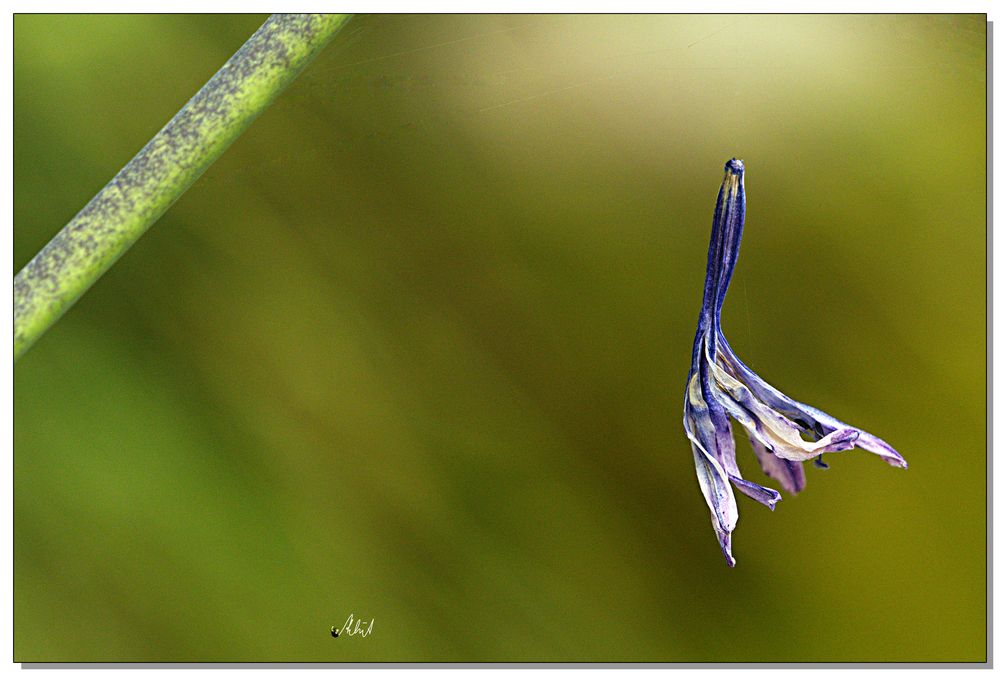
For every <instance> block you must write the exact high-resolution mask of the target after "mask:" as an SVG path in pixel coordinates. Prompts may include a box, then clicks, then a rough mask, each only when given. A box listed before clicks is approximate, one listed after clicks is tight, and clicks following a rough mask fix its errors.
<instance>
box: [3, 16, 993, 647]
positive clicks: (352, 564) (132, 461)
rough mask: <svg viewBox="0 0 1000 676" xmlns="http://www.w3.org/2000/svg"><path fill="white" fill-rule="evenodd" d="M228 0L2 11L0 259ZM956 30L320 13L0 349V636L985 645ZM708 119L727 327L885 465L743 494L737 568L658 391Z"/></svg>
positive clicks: (975, 71) (678, 319)
mask: <svg viewBox="0 0 1000 676" xmlns="http://www.w3.org/2000/svg"><path fill="white" fill-rule="evenodd" d="M264 19H265V17H264V16H260V15H241V16H225V15H219V16H157V15H145V16H82V15H81V16H32V15H20V16H17V17H16V19H15V44H14V73H15V89H14V101H15V126H14V141H15V143H14V151H15V157H14V168H15V213H14V223H15V228H14V267H15V269H20V267H21V266H22V265H23V264H25V263H26V262H27V261H28V260H29V259H30V257H31V256H32V255H33V254H34V253H35V252H36V251H37V250H38V249H39V248H40V247H41V246H42V245H43V244H44V243H45V242H46V241H47V240H48V239H49V238H50V237H52V236H53V235H54V234H55V233H56V232H57V231H58V229H59V228H60V227H61V226H62V225H63V224H64V223H65V222H66V221H67V220H68V219H69V218H70V217H71V216H72V215H73V214H74V213H75V212H76V211H77V210H78V209H79V208H81V207H82V206H83V205H84V204H85V203H86V202H87V200H88V199H89V198H90V197H91V196H92V195H93V194H94V193H95V192H96V191H97V190H99V189H100V188H101V186H102V185H103V184H104V183H105V182H106V181H107V180H108V179H109V178H111V176H113V175H114V173H115V172H116V171H117V170H118V169H119V168H121V166H122V165H124V163H125V162H126V161H127V160H128V159H129V158H130V157H131V156H132V155H133V154H134V153H135V152H136V151H137V150H138V149H139V148H140V147H141V146H142V145H143V144H144V143H145V142H146V141H147V140H148V139H149V138H150V137H151V136H152V135H153V134H154V133H155V132H156V131H157V130H158V129H159V128H160V127H161V126H162V125H163V124H164V123H165V122H166V121H167V120H168V119H169V118H170V116H171V115H172V114H173V113H174V112H175V111H176V110H177V109H178V108H180V106H181V105H183V103H184V102H185V101H186V99H187V98H188V97H189V96H191V95H192V94H193V93H194V92H195V91H196V90H197V89H198V87H200V86H201V84H203V83H204V82H205V81H206V80H207V79H208V78H209V77H210V76H211V75H212V73H213V72H214V71H215V70H216V69H217V68H218V67H219V66H220V65H221V64H222V63H223V62H224V61H225V59H226V58H227V57H228V56H229V55H230V54H231V53H232V52H234V51H235V50H236V49H237V48H238V47H239V46H240V44H241V43H242V42H243V40H244V39H245V38H246V37H247V36H248V35H249V34H250V33H251V32H252V31H253V30H255V29H256V28H257V26H259V24H260V23H261V22H262V21H263V20H264ZM985 42H986V25H985V19H984V17H982V16H775V15H757V16H726V15H717V16H697V15H682V16H525V15H521V16H361V17H357V18H355V19H354V20H353V21H352V22H351V23H350V24H348V26H347V27H346V28H345V29H344V31H343V32H342V33H341V34H340V35H339V36H338V37H337V38H336V39H335V41H334V43H333V44H332V45H331V46H330V47H329V48H328V49H327V50H326V51H325V52H324V53H323V54H322V55H321V56H320V57H319V58H318V59H317V61H316V62H314V64H313V65H312V66H310V68H309V69H308V70H307V71H305V72H304V73H303V75H302V76H301V78H300V79H299V80H298V81H296V82H295V83H294V84H293V85H292V87H291V88H290V89H289V90H288V91H287V93H286V94H285V95H284V96H283V97H281V98H280V99H279V101H278V102H277V103H276V105H274V107H273V108H271V109H270V110H269V111H267V112H266V113H265V114H264V115H263V116H262V117H261V118H260V119H259V120H258V121H257V122H256V123H255V124H254V125H253V127H251V128H250V130H249V131H248V132H247V133H246V134H245V135H244V136H243V137H242V138H241V139H240V140H239V141H237V143H236V144H235V145H234V146H233V147H232V148H231V149H230V150H229V151H228V152H227V153H226V155H225V156H224V157H223V158H222V159H221V160H220V161H219V162H218V163H216V164H215V165H214V166H213V167H212V168H211V169H210V170H209V171H208V172H207V173H206V175H205V176H204V177H203V178H202V179H201V180H200V181H199V182H198V183H197V184H196V185H195V186H194V187H193V188H192V189H191V190H190V191H189V192H188V193H187V194H186V195H184V197H183V198H182V199H181V200H180V201H179V202H178V203H177V204H176V205H175V206H174V207H173V208H172V209H171V210H170V211H169V212H168V213H167V214H166V216H164V218H163V219H162V220H161V221H160V222H159V223H157V224H156V225H155V226H154V227H153V229H152V230H151V231H150V232H149V233H148V234H147V235H146V236H145V237H143V239H142V240H141V241H140V242H139V243H138V244H137V245H136V246H135V247H134V248H133V249H132V250H131V251H129V253H128V254H127V255H126V256H125V257H124V258H123V259H122V260H121V261H120V262H119V263H118V264H117V265H116V266H115V267H114V268H113V269H112V270H111V271H110V272H109V273H108V274H107V275H106V276H105V277H104V278H102V279H101V280H100V281H99V282H98V283H97V284H96V285H95V287H94V288H93V289H92V290H91V291H90V292H89V293H88V294H87V295H86V296H85V297H84V298H83V299H82V300H81V301H80V302H79V303H78V304H77V305H76V306H75V307H74V308H73V309H72V310H71V311H70V312H69V313H68V314H67V315H66V316H65V317H64V318H63V319H62V320H61V321H60V322H59V323H58V324H57V325H56V326H55V327H54V328H53V329H52V330H51V331H50V332H49V333H48V334H47V335H46V336H45V337H44V338H43V339H42V340H41V341H39V343H37V345H36V346H35V347H34V348H33V349H32V350H31V352H29V353H28V354H27V355H26V356H25V357H24V358H23V359H22V360H21V361H20V362H19V363H18V364H17V367H16V369H15V414H16V417H15V442H16V452H15V458H14V469H15V564H16V568H15V580H14V583H15V586H14V590H15V637H14V639H15V641H14V648H15V654H14V657H15V659H16V660H19V661H57V660H73V661H84V660H101V661H118V660H122V661H143V660H158V661H168V660H185V661H243V660H252V661H289V660H295V661H367V660H378V661H452V660H456V661H499V660H517V661H549V660H559V661H608V660H612V661H623V660H637V661H855V660H864V661H981V660H983V659H984V658H985V651H986V509H985V506H986V473H985V463H986V434H985V432H986V419H985V415H986V401H985V399H986V371H985V363H986V295H985V287H986V247H985V242H986V208H985V202H986V195H985V164H986V135H985V128H986V116H985V108H986V98H985V84H986V80H985V77H986V68H985V60H986V49H985ZM732 156H737V157H740V158H742V159H744V160H745V162H746V164H747V190H748V196H749V204H748V218H747V227H746V233H745V237H744V244H743V251H742V256H741V259H740V263H739V265H738V267H737V270H736V275H735V278H734V280H733V286H732V290H731V292H730V298H729V300H728V304H727V307H726V312H725V314H724V322H725V326H726V330H727V335H728V336H729V338H730V341H731V342H732V344H733V346H734V347H735V349H736V350H737V352H738V353H739V354H740V355H741V356H742V357H743V359H744V360H745V361H746V362H747V363H748V364H750V365H751V366H752V367H753V368H754V369H755V370H757V371H758V372H760V373H761V374H762V375H764V376H765V377H766V378H768V379H769V380H770V381H772V382H773V383H774V384H776V385H777V386H778V387H780V388H781V389H783V390H785V391H786V392H788V393H789V394H790V395H792V396H794V397H796V398H799V399H802V400H804V401H807V402H810V403H813V404H816V405H818V406H820V407H821V408H823V409H825V410H827V411H829V412H830V413H832V414H833V415H835V416H837V417H839V418H842V419H844V420H847V421H849V422H851V423H853V424H856V425H859V426H861V427H863V428H866V429H868V430H869V431H871V432H873V433H875V434H877V435H879V436H882V437H884V438H886V439H887V440H889V441H890V442H891V443H892V444H893V445H894V446H895V447H896V448H897V449H899V450H900V452H901V453H903V455H904V456H905V457H906V458H907V459H908V460H909V462H910V469H909V470H907V471H901V470H896V469H893V468H891V467H889V466H888V465H886V464H884V463H882V462H881V461H879V460H878V459H877V458H876V457H874V456H871V455H867V454H865V453H863V452H860V451H853V452H850V453H845V454H840V455H836V456H832V457H829V458H828V460H829V462H830V464H831V466H832V468H831V469H830V470H829V471H826V472H822V471H819V470H815V469H813V468H812V467H810V468H809V469H808V470H807V472H808V486H807V488H806V490H805V491H804V492H803V493H802V494H801V495H799V496H794V497H793V496H787V495H786V496H785V501H784V502H782V503H781V504H780V505H779V506H778V508H777V510H776V511H775V512H774V513H773V514H772V513H770V512H768V511H767V510H766V509H765V508H763V507H762V506H760V505H758V504H756V503H753V502H751V501H749V500H747V499H744V498H743V496H740V498H739V500H740V509H741V518H740V523H739V527H738V528H737V530H736V533H735V537H734V550H735V554H736V558H737V561H738V564H737V567H736V568H735V569H733V570H730V569H728V568H727V567H726V565H725V563H724V561H723V558H722V555H721V553H720V552H719V549H718V545H717V543H716V541H715V537H714V535H713V533H712V529H711V526H710V524H709V516H708V511H707V508H706V506H705V504H704V501H703V500H702V497H701V494H700V492H699V489H698V485H697V481H696V479H695V473H694V467H693V464H692V459H691V450H690V446H689V444H688V441H687V440H686V438H685V437H684V433H683V430H682V427H681V411H682V402H683V390H684V385H685V378H686V374H687V369H688V366H689V358H690V347H691V340H692V338H693V334H694V327H695V321H696V315H697V312H698V309H699V304H700V294H701V291H702V283H703V275H704V267H705V255H706V249H707V243H708V237H709V230H710V225H711V216H712V211H713V207H714V200H715V195H716V192H717V190H718V185H719V182H720V180H721V178H722V165H723V163H724V162H725V160H726V159H728V158H729V157H732ZM739 443H740V444H741V446H740V448H739V453H740V457H741V458H742V460H741V462H742V467H743V469H744V471H745V473H746V474H748V475H749V476H750V477H751V478H754V479H755V480H760V481H764V477H763V476H762V475H761V473H760V470H759V468H758V467H757V465H756V462H755V460H754V458H753V456H752V453H751V452H750V449H749V447H748V444H747V443H746V439H745V438H742V439H741V440H740V441H739ZM351 613H353V614H354V615H355V617H363V618H366V619H369V618H374V619H375V626H374V630H373V632H372V634H371V635H370V636H369V637H367V638H360V637H340V638H337V639H334V638H332V637H331V636H330V628H331V627H332V626H342V625H343V622H344V620H345V619H346V618H347V617H348V615H349V614H351Z"/></svg>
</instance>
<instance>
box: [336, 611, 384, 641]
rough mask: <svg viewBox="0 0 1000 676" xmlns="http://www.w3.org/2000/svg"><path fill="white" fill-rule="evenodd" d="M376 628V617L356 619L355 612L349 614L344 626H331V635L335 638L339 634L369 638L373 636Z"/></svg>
mask: <svg viewBox="0 0 1000 676" xmlns="http://www.w3.org/2000/svg"><path fill="white" fill-rule="evenodd" d="M374 628H375V618H374V617H373V618H372V619H370V620H362V619H355V617H354V613H351V614H350V615H348V617H347V620H346V621H345V622H344V626H343V627H342V628H340V629H337V628H336V627H330V636H332V637H334V638H337V637H338V636H360V637H361V638H367V637H368V636H371V633H372V629H374Z"/></svg>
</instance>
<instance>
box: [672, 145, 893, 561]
mask: <svg viewBox="0 0 1000 676" xmlns="http://www.w3.org/2000/svg"><path fill="white" fill-rule="evenodd" d="M745 216H746V193H745V192H744V188H743V162H741V161H740V160H737V159H735V158H733V159H731V160H729V161H728V162H726V173H725V176H724V178H723V180H722V187H721V188H720V189H719V197H718V200H717V202H716V205H715V218H714V220H713V222H712V239H711V242H710V243H709V246H708V271H707V273H706V276H705V296H704V299H703V301H702V305H701V314H700V315H699V316H698V330H697V332H696V333H695V338H694V353H693V354H692V356H691V371H690V373H689V374H688V386H687V392H686V393H685V396H684V430H685V431H686V432H687V436H688V438H689V439H690V440H691V446H692V448H693V450H694V464H695V468H696V469H697V472H698V482H699V483H700V484H701V492H702V494H703V495H704V496H705V501H706V502H707V503H708V508H709V511H710V512H711V516H712V525H713V526H714V527H715V534H716V536H717V537H718V539H719V544H720V545H721V547H722V551H723V553H724V554H725V556H726V562H727V563H728V564H729V565H730V566H734V565H736V560H735V559H734V558H733V553H732V541H731V536H732V532H733V528H735V526H736V519H737V510H736V497H735V495H734V493H733V486H735V487H736V488H737V489H738V490H739V491H740V492H742V493H743V494H745V495H747V496H749V497H751V498H753V499H754V500H757V501H758V502H761V503H763V504H765V505H767V506H768V507H769V508H770V509H772V510H773V509H774V505H775V504H776V503H777V502H778V501H779V500H781V494H780V493H778V491H776V490H774V489H771V488H767V487H765V486H760V485H758V484H755V483H753V482H752V481H747V480H746V479H744V478H743V477H742V475H741V474H740V469H739V467H737V465H736V445H735V443H734V440H733V430H732V427H730V424H729V418H730V417H731V418H733V419H734V420H735V421H736V422H738V423H739V424H741V425H742V426H743V427H744V428H745V429H746V431H747V433H748V435H749V437H750V445H751V446H752V447H753V450H754V453H755V454H756V455H757V459H758V460H759V461H760V466H761V468H762V469H763V470H764V474H766V475H767V476H769V477H771V478H772V479H774V480H775V481H777V482H778V483H779V484H781V486H782V487H783V488H784V489H785V490H787V491H789V492H791V493H798V492H799V491H801V490H802V489H803V488H804V487H805V485H806V476H805V471H804V469H803V466H802V463H804V462H805V461H807V460H812V461H814V462H815V463H816V464H817V465H819V466H820V467H825V465H824V464H823V461H822V455H823V454H824V453H836V452H840V451H846V450H849V449H852V448H854V447H855V446H857V447H858V448H863V449H864V450H866V451H870V452H871V453H874V454H876V455H878V456H880V457H881V458H882V459H883V460H885V461H886V462H887V463H889V464H890V465H893V466H894V467H906V461H905V460H904V459H903V456H901V455H900V454H899V453H897V452H896V451H895V450H893V448H892V447H891V446H890V445H889V444H887V443H885V442H884V441H882V440H881V439H879V438H878V437H874V436H872V435H871V434H868V433H867V432H865V431H863V430H860V429H858V428H856V427H852V426H851V425H848V424H846V423H843V422H841V421H839V420H837V419H836V418H832V417H830V416H829V415H827V414H826V413H823V412H822V411H819V410H817V409H815V408H812V407H811V406H806V405H805V404H801V403H799V402H797V401H795V400H794V399H791V398H789V397H787V396H785V395H784V394H782V393H781V392H779V391H778V390H776V389H775V388H773V387H771V386H770V385H768V384H767V383H766V382H764V380H763V379H762V378H761V377H760V376H758V375H757V374H756V373H754V372H753V371H751V370H750V369H749V368H747V366H746V365H745V364H744V363H743V362H742V361H740V359H739V357H737V356H736V355H735V354H734V353H733V350H732V348H730V347H729V343H728V342H726V337H725V336H724V335H722V326H721V324H720V316H721V313H722V301H723V300H724V299H725V297H726V290H727V289H728V288H729V281H730V279H732V276H733V268H734V267H735V266H736V258H737V257H738V256H739V252H740V239H741V237H742V236H743V220H744V217H745Z"/></svg>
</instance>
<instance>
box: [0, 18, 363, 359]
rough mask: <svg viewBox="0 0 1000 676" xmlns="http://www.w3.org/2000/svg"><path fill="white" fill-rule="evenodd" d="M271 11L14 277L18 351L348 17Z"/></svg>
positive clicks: (190, 180)
mask: <svg viewBox="0 0 1000 676" xmlns="http://www.w3.org/2000/svg"><path fill="white" fill-rule="evenodd" d="M349 18H350V15H349V14H275V15H273V16H271V17H270V18H269V19H268V20H267V21H266V22H264V25H263V26H261V27H260V29H259V30H258V31H257V32H256V33H254V34H253V35H252V36H251V37H250V39H249V40H247V41H246V44H244V45H243V46H242V47H240V49H239V51H238V52H236V54H234V55H233V57H232V58H231V59H229V61H227V62H226V63H225V65H224V66H222V68H221V69H220V70H219V71H218V72H217V73H216V74H215V75H214V76H212V79H211V80H209V81H208V82H207V83H206V84H205V86H204V87H202V88H201V90H199V91H198V93H197V94H195V95H194V97H193V98H192V99H191V100H190V101H188V102H187V104H185V106H184V107H183V108H181V110H180V112H178V113H177V115H175V116H174V118H173V119H172V120H170V122H168V123H167V125H166V126H165V127H164V128H163V129H162V130H160V132H159V133H158V134H157V135H156V136H154V137H153V139H152V140H151V141H150V142H149V143H147V144H146V146H145V147H144V148H143V149H142V150H140V151H139V154H138V155H136V156H135V157H134V158H132V160H131V161H130V162H129V163H128V164H126V165H125V168H123V169H122V170H121V171H120V172H118V175H117V176H115V177H114V178H113V179H111V182H110V183H108V184H107V185H106V186H105V187H104V188H103V189H102V190H101V192H99V193H97V195H96V196H94V198H93V199H92V200H90V202H89V203H88V204H87V206H85V207H84V208H83V209H82V210H81V211H80V213H78V214H77V215H76V216H74V217H73V220H71V221H70V222H69V223H68V224H67V225H66V227H64V228H63V229H62V230H61V231H60V232H59V234H57V235H56V236H55V237H54V238H53V239H52V241H51V242H49V243H48V244H46V245H45V248H43V249H42V250H41V251H40V252H38V254H37V255H36V256H35V257H34V258H33V259H32V260H31V262H30V263H28V264H27V265H26V266H24V269H23V270H21V271H20V272H19V273H18V274H17V276H16V277H15V278H14V359H15V361H16V360H17V359H18V358H19V357H20V356H21V355H22V354H24V353H25V352H26V351H27V350H28V348H29V347H31V346H32V344H34V342H35V341H36V340H38V338H39V337H40V336H41V335H42V334H43V333H45V331H46V330H48V328H49V327H50V326H52V325H53V324H54V323H55V322H56V321H57V320H58V319H59V317H61V316H62V314H63V313H64V312H66V310H68V309H69V308H70V306H72V305H73V303H75V302H76V300H77V299H78V298H79V297H80V296H82V295H83V294H84V292H86V291H87V289H89V288H90V286H91V285H92V284H93V283H94V282H95V281H97V279H98V278H99V277H100V276H101V275H102V274H104V272H105V271H106V270H107V269H108V268H110V267H111V266H112V265H113V264H114V262H115V261H116V260H118V257H119V256H121V255H122V254H123V253H125V251H127V250H128V248H129V247H130V246H132V244H133V243H134V242H135V241H136V240H137V239H139V237H141V236H142V234H143V233H144V232H146V230H147V229H148V228H149V226H151V225H152V224H153V223H154V222H156V219H158V218H159V217H160V216H161V215H163V212H165V211H166V210H167V209H168V208H169V207H170V205H171V204H173V203H174V201H176V200H177V198H179V197H180V196H181V195H182V194H184V191H185V190H187V189H188V188H189V187H190V186H191V184H192V183H194V182H195V180H197V179H198V177H199V176H201V174H202V173H203V172H204V171H205V170H206V169H208V167H209V166H210V165H211V164H212V162H214V161H215V160H216V159H218V158H219V156H220V155H222V153H223V152H225V150H226V148H228V147H229V145H230V144H231V143H232V142H233V141H235V140H236V138H237V137H238V136H239V135H240V134H242V133H243V131H244V130H245V129H246V128H247V127H248V126H250V123H251V122H253V120H254V118H256V117H257V116H258V115H259V114H260V113H261V112H262V111H263V110H264V109H265V108H267V107H268V105H270V104H271V102H272V101H274V99H275V98H276V97H277V96H278V94H280V93H281V91H282V90H283V89H284V88H285V87H286V86H288V84H289V83H291V82H292V80H294V79H295V77H296V76H297V75H298V74H299V72H300V71H301V70H302V69H303V68H304V67H305V66H306V64H308V63H309V61H310V60H311V59H312V58H313V57H314V56H316V54H318V53H319V52H320V50H322V49H323V47H325V46H326V44H327V43H328V42H329V41H330V39H331V38H332V37H333V36H334V35H335V34H336V32H337V31H338V30H339V29H340V28H341V27H342V26H343V25H344V24H345V23H347V21H348V19H349Z"/></svg>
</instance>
